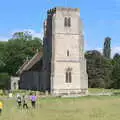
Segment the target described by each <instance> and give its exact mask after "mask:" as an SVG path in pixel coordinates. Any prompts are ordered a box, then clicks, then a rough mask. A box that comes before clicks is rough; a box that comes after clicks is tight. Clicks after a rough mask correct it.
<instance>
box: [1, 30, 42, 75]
mask: <svg viewBox="0 0 120 120" xmlns="http://www.w3.org/2000/svg"><path fill="white" fill-rule="evenodd" d="M41 47H42V41H41V39H40V38H33V37H31V35H29V34H28V33H24V32H17V33H14V35H13V37H12V39H10V40H9V41H8V42H7V44H6V45H5V48H4V53H3V54H4V55H3V60H4V63H5V65H6V66H5V70H6V72H8V73H9V74H10V75H16V71H17V70H18V68H19V67H20V66H21V65H22V64H23V63H24V61H25V60H26V59H27V58H29V59H31V58H32V57H33V55H34V54H35V53H36V52H37V51H39V50H40V49H41Z"/></svg>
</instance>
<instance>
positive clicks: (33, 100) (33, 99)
mask: <svg viewBox="0 0 120 120" xmlns="http://www.w3.org/2000/svg"><path fill="white" fill-rule="evenodd" d="M30 99H31V105H32V107H33V108H35V107H36V100H37V96H36V94H35V95H33V94H32V95H31V97H30Z"/></svg>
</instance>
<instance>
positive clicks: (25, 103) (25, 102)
mask: <svg viewBox="0 0 120 120" xmlns="http://www.w3.org/2000/svg"><path fill="white" fill-rule="evenodd" d="M27 99H28V98H27V96H26V95H23V98H22V102H23V108H26V109H28V104H27Z"/></svg>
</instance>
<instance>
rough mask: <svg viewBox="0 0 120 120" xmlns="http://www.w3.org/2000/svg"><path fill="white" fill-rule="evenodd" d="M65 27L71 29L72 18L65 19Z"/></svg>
mask: <svg viewBox="0 0 120 120" xmlns="http://www.w3.org/2000/svg"><path fill="white" fill-rule="evenodd" d="M64 26H65V27H70V26H71V18H70V17H65V19H64Z"/></svg>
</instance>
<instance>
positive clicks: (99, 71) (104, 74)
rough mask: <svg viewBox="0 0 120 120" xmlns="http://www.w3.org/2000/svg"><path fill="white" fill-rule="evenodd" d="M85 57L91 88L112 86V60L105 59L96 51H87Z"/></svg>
mask: <svg viewBox="0 0 120 120" xmlns="http://www.w3.org/2000/svg"><path fill="white" fill-rule="evenodd" d="M85 56H86V59H87V72H88V83H89V87H90V88H97V87H100V88H109V86H110V85H111V78H110V74H111V71H112V63H111V60H108V59H106V58H104V57H103V56H102V55H101V53H100V52H98V51H96V50H92V51H87V52H86V54H85Z"/></svg>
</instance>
